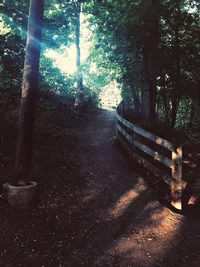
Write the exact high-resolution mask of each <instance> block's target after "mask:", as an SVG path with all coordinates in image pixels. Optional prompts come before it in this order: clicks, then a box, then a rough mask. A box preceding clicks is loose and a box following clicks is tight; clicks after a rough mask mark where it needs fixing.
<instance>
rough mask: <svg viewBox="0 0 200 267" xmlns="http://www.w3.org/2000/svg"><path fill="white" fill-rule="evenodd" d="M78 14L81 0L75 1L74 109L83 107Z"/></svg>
mask: <svg viewBox="0 0 200 267" xmlns="http://www.w3.org/2000/svg"><path fill="white" fill-rule="evenodd" d="M80 14H81V2H79V1H77V3H76V26H75V27H76V29H75V30H76V50H77V58H76V67H77V89H76V98H75V103H74V108H75V109H78V110H80V109H82V107H83V77H82V70H81V63H80V57H81V50H80Z"/></svg>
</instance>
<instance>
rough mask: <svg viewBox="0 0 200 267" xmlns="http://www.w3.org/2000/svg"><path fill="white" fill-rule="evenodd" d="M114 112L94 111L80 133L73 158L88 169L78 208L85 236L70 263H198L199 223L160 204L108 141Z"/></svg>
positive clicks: (146, 264)
mask: <svg viewBox="0 0 200 267" xmlns="http://www.w3.org/2000/svg"><path fill="white" fill-rule="evenodd" d="M114 116H115V114H114V112H113V111H102V112H100V113H98V114H97V115H96V116H95V117H94V118H93V120H92V121H91V122H90V123H89V125H88V126H87V128H85V129H84V131H83V132H82V134H81V137H80V141H79V145H78V147H79V155H80V158H79V161H80V165H81V167H82V168H83V170H84V171H86V172H87V173H88V179H87V181H88V186H87V188H86V189H85V193H84V196H83V198H82V206H81V208H82V210H84V216H88V221H89V224H88V222H87V223H85V220H83V221H84V222H83V225H85V229H84V227H83V225H82V226H81V225H80V227H81V228H82V227H83V229H82V231H83V232H84V231H85V232H86V233H87V235H86V236H85V239H84V238H83V239H84V241H83V240H82V241H81V248H76V249H75V251H73V253H74V252H75V254H76V255H77V261H76V264H80V265H81V263H82V264H83V265H85V266H200V227H199V221H197V220H194V219H191V218H185V217H183V216H182V215H178V214H175V213H172V212H171V211H170V210H168V209H167V208H165V207H164V206H162V205H161V204H160V203H159V202H158V201H157V200H156V199H155V197H154V194H153V192H152V191H151V189H150V188H149V187H148V185H147V184H146V182H145V181H144V179H143V178H142V177H141V176H140V175H139V174H137V173H133V171H132V170H130V168H129V166H128V164H127V159H125V157H124V155H123V154H122V153H121V152H120V151H119V147H117V145H116V140H115V139H114V126H115V118H114ZM190 228H191V229H190ZM191 236H193V238H194V239H193V240H192V239H191ZM82 242H83V243H82ZM70 262H71V261H69V264H70ZM66 264H67V262H66ZM74 264H75V263H74Z"/></svg>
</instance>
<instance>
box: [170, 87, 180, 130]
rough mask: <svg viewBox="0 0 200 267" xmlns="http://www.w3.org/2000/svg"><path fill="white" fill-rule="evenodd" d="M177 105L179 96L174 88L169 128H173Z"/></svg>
mask: <svg viewBox="0 0 200 267" xmlns="http://www.w3.org/2000/svg"><path fill="white" fill-rule="evenodd" d="M178 106H179V97H178V95H177V93H176V91H175V90H174V92H173V96H172V113H171V125H170V126H171V128H172V129H174V127H175V124H176V116H177V112H178Z"/></svg>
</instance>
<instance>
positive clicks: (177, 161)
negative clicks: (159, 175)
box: [171, 147, 183, 209]
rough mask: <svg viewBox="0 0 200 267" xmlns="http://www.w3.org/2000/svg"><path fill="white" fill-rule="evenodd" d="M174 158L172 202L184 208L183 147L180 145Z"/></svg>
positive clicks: (175, 205) (173, 155) (173, 153)
mask: <svg viewBox="0 0 200 267" xmlns="http://www.w3.org/2000/svg"><path fill="white" fill-rule="evenodd" d="M172 160H173V162H174V164H173V166H172V167H171V172H172V178H173V182H172V186H171V199H172V202H171V204H172V205H173V206H174V207H175V208H177V209H182V186H183V184H182V147H179V148H178V149H177V152H176V153H175V152H172Z"/></svg>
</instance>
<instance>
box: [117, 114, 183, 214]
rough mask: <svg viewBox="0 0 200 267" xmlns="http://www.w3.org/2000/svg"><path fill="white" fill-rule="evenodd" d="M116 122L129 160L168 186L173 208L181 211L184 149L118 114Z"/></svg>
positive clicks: (121, 142)
mask: <svg viewBox="0 0 200 267" xmlns="http://www.w3.org/2000/svg"><path fill="white" fill-rule="evenodd" d="M116 119H117V123H116V134H117V139H118V141H119V142H120V144H121V145H122V147H123V148H124V149H125V150H126V152H127V153H128V154H129V156H130V158H131V159H134V160H135V161H137V162H138V163H139V164H142V165H143V166H144V167H145V168H146V169H147V170H149V172H151V173H153V174H154V175H155V176H159V177H160V178H162V179H163V180H164V181H165V182H166V183H167V184H169V185H170V189H171V204H172V205H173V206H174V207H175V208H177V209H182V188H183V181H182V147H181V146H178V147H176V146H175V145H174V144H172V143H171V142H169V141H167V140H164V139H162V138H160V137H159V136H157V135H155V134H153V133H151V132H149V131H146V130H144V129H142V128H140V127H138V126H136V125H134V124H133V123H131V122H129V121H127V120H125V119H124V118H123V117H121V116H120V115H119V114H118V113H117V115H116ZM166 155H167V156H166Z"/></svg>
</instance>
